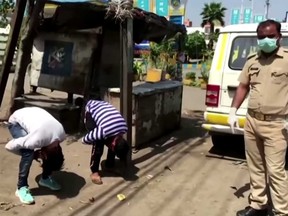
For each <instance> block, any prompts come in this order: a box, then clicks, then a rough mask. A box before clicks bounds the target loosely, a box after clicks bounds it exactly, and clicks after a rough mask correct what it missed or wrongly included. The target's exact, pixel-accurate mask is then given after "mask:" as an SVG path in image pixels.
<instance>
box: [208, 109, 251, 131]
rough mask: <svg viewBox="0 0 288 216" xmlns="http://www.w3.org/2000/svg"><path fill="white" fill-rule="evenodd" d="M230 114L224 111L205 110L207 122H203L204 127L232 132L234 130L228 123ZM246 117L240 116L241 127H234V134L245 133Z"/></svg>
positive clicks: (210, 129) (209, 129)
mask: <svg viewBox="0 0 288 216" xmlns="http://www.w3.org/2000/svg"><path fill="white" fill-rule="evenodd" d="M228 117H229V115H228V114H223V113H214V112H207V111H206V112H204V120H205V123H203V124H202V128H204V129H205V130H207V131H209V132H217V133H228V134H232V130H231V128H230V126H229V125H228ZM245 120H246V117H245V116H238V121H239V128H234V131H235V133H234V134H240V135H243V134H244V130H243V127H244V123H245Z"/></svg>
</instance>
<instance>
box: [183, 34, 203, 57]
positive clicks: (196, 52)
mask: <svg viewBox="0 0 288 216" xmlns="http://www.w3.org/2000/svg"><path fill="white" fill-rule="evenodd" d="M184 49H185V53H186V54H187V55H188V56H189V58H190V59H201V58H203V55H204V52H205V50H206V42H205V35H204V34H202V33H200V32H199V31H196V32H194V33H192V34H189V35H187V37H186V40H185V48H184Z"/></svg>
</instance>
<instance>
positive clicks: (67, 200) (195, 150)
mask: <svg viewBox="0 0 288 216" xmlns="http://www.w3.org/2000/svg"><path fill="white" fill-rule="evenodd" d="M10 81H11V80H10ZM193 91H194V90H193V89H192V88H190V89H187V88H185V89H184V96H183V100H184V101H183V103H187V101H188V102H189V103H191V100H190V99H187V98H191V99H192V98H194V97H195V94H193ZM7 94H9V91H7ZM197 94H198V93H197ZM200 94H201V93H200ZM194 100H195V101H197V98H196V99H195V98H194ZM2 107H3V106H2ZM183 107H185V110H183V112H184V113H185V115H183V119H182V128H181V130H178V131H175V132H174V133H172V134H170V135H168V136H166V137H163V138H161V139H160V140H158V141H155V142H152V143H150V144H149V145H147V146H145V147H143V148H142V149H140V150H138V151H134V153H133V166H132V167H131V168H130V170H129V172H126V173H125V174H123V176H122V177H120V176H116V175H113V174H109V173H106V174H105V176H104V178H103V181H104V184H103V185H100V186H99V185H93V184H92V183H91V182H90V179H89V175H90V172H89V155H90V150H91V149H90V146H86V145H83V144H81V142H79V140H77V139H75V138H74V137H69V138H68V139H67V140H66V141H65V142H64V143H63V144H62V147H63V151H64V154H65V167H64V169H63V171H61V172H59V173H56V174H55V178H56V179H57V180H58V182H59V183H61V185H62V187H63V189H62V190H61V191H59V192H51V191H49V190H48V189H47V190H46V189H45V188H41V187H39V186H38V184H37V182H36V180H37V179H39V174H40V173H41V169H40V167H39V165H38V164H37V163H36V162H35V163H34V164H33V166H32V168H31V172H30V177H29V184H30V188H31V191H32V193H33V195H34V197H35V200H36V204H35V205H31V206H24V205H21V204H20V203H19V200H18V198H16V197H15V195H14V193H15V189H16V183H17V172H18V164H19V157H18V156H16V155H13V154H11V153H9V152H7V151H6V150H5V148H4V145H5V144H6V142H7V140H9V139H10V135H9V133H8V131H7V129H6V128H5V127H1V128H0V134H1V137H0V179H1V181H0V190H1V193H0V215H1V216H2V215H4V216H6V215H7V216H10V215H25V216H26V215H29V216H36V215H37V216H38V215H43V216H50V215H51V216H56V215H58V216H94V215H97V216H112V215H113V216H118V215H119V216H123V215H125V216H135V215H141V216H162V215H163V216H170V215H171V216H172V215H173V216H174V215H177V216H186V215H196V216H206V215H212V216H232V215H235V212H236V211H237V210H239V209H241V208H243V207H245V206H246V205H247V196H248V192H249V185H248V181H249V178H248V173H247V167H246V164H245V162H243V160H242V159H241V158H242V157H243V155H242V154H241V153H239V151H234V152H233V151H228V150H227V149H225V151H221V152H218V153H217V154H215V151H213V148H212V145H211V142H210V138H209V137H208V136H207V135H206V134H205V132H204V131H202V129H201V127H200V125H201V122H202V112H201V111H197V112H192V111H188V109H187V107H188V108H189V106H187V105H184V106H183ZM197 109H198V108H197ZM199 109H200V108H199ZM1 111H3V109H2V110H1ZM227 144H228V145H230V144H231V145H233V144H232V143H229V141H228V140H227ZM231 145H230V146H231ZM231 149H234V147H233V148H231ZM103 159H105V157H103ZM118 194H123V195H125V197H126V199H124V200H122V201H120V200H119V199H118V198H117V195H118Z"/></svg>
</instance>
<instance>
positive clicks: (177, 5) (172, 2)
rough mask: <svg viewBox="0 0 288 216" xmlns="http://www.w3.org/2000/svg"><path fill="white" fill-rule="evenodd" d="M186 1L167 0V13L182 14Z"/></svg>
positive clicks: (172, 14)
mask: <svg viewBox="0 0 288 216" xmlns="http://www.w3.org/2000/svg"><path fill="white" fill-rule="evenodd" d="M186 1H187V0H169V15H170V16H184V15H185V4H186Z"/></svg>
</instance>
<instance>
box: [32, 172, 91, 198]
mask: <svg viewBox="0 0 288 216" xmlns="http://www.w3.org/2000/svg"><path fill="white" fill-rule="evenodd" d="M40 177H41V175H38V176H36V178H35V181H36V182H39V179H40ZM53 177H54V178H55V180H56V181H57V182H58V183H59V184H60V185H61V186H62V189H61V190H60V191H51V190H50V189H48V188H44V187H41V186H39V187H38V188H31V189H30V190H31V193H32V194H33V196H46V195H51V194H52V195H55V196H56V197H57V198H59V199H67V198H72V197H76V196H77V195H78V194H79V192H80V190H81V188H82V187H83V186H84V185H85V184H86V181H85V179H84V178H83V177H81V176H79V175H77V174H75V173H72V172H66V171H63V172H62V171H60V172H57V173H55V174H53Z"/></svg>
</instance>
